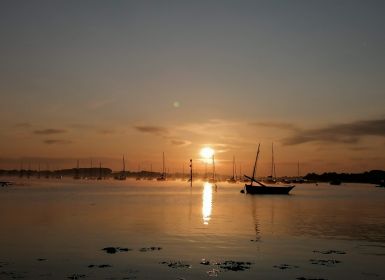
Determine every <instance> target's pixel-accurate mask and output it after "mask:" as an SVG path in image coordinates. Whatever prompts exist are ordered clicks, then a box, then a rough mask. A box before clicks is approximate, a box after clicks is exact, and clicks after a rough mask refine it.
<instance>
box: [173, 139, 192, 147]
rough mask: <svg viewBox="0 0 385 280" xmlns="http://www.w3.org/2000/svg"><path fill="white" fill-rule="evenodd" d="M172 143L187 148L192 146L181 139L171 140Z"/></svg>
mask: <svg viewBox="0 0 385 280" xmlns="http://www.w3.org/2000/svg"><path fill="white" fill-rule="evenodd" d="M170 142H171V144H173V145H175V146H187V145H190V144H191V141H187V140H181V139H171V140H170Z"/></svg>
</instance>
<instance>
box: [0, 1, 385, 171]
mask: <svg viewBox="0 0 385 280" xmlns="http://www.w3.org/2000/svg"><path fill="white" fill-rule="evenodd" d="M384 8H385V6H384V3H383V2H382V1H370V2H366V1H338V2H335V1H294V2H292V1H112V2H110V1H109V2H107V1H92V2H89V1H81V2H79V1H22V2H15V1H2V2H1V4H0V37H1V42H2V43H1V44H0V60H1V63H0V72H1V76H0V79H1V82H0V94H1V99H2V102H1V104H0V110H1V116H2V117H1V120H0V124H1V129H0V136H1V139H2V147H3V149H2V150H1V154H0V156H1V167H2V168H19V165H20V161H25V162H27V161H29V162H31V163H32V164H33V165H34V166H36V165H37V164H38V162H40V161H41V162H44V163H45V162H50V164H52V165H54V166H56V167H57V168H69V167H74V166H75V163H76V160H77V159H80V160H82V161H84V162H88V161H89V159H90V158H94V159H95V160H103V161H104V164H105V165H108V166H110V167H111V168H112V169H114V170H118V169H119V168H120V167H121V163H120V159H121V157H122V155H123V154H124V155H125V156H126V158H127V160H128V167H129V168H130V169H134V168H136V166H137V164H138V163H142V164H143V166H147V167H146V168H148V166H149V165H150V163H152V164H153V165H154V169H155V168H156V169H157V170H159V169H160V168H161V164H162V163H161V160H162V159H161V154H162V152H163V151H165V152H166V156H167V160H168V164H169V167H170V168H173V169H174V170H180V169H182V165H183V164H184V163H185V164H186V167H187V161H188V159H190V158H193V159H198V158H199V151H200V149H201V148H202V147H204V146H207V145H209V146H212V147H213V148H214V149H215V150H216V159H217V165H218V171H220V172H222V173H229V172H230V171H231V163H232V157H233V155H235V157H236V160H237V162H239V163H240V164H243V165H244V166H245V167H246V166H247V167H248V168H249V169H250V168H251V167H252V161H253V159H254V155H255V152H256V147H257V143H259V142H260V143H262V146H261V162H260V164H261V169H260V171H261V172H262V173H261V174H262V175H268V173H269V165H270V163H269V160H270V146H271V143H272V142H274V145H275V152H276V165H277V170H278V172H279V174H280V175H295V174H296V173H297V162H298V161H300V162H301V168H302V169H303V172H304V173H307V172H323V171H344V172H362V171H366V170H370V169H382V168H383V167H384V166H385V149H384V146H385V137H384V136H385V135H384V131H385V126H384V122H385V115H384V105H385V94H384V92H385V81H384V79H383V73H384V71H385V51H384V50H385V37H384V36H383V34H384V29H385V19H384V17H383V10H384ZM35 168H36V167H35ZM201 168H203V167H201Z"/></svg>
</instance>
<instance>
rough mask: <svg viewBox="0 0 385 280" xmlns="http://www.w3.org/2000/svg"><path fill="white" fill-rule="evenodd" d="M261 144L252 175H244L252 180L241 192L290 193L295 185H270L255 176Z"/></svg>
mask: <svg viewBox="0 0 385 280" xmlns="http://www.w3.org/2000/svg"><path fill="white" fill-rule="evenodd" d="M260 145H261V144H258V151H257V156H256V157H255V163H254V169H253V175H252V177H249V176H246V175H244V176H245V178H247V179H249V180H250V183H249V184H245V187H244V190H242V191H241V192H246V193H248V194H289V192H290V191H291V190H292V189H293V188H294V187H295V186H294V185H279V186H278V185H275V186H269V185H265V184H263V183H261V182H259V181H257V179H256V178H255V173H256V168H257V162H258V157H259V149H260ZM253 183H257V185H253Z"/></svg>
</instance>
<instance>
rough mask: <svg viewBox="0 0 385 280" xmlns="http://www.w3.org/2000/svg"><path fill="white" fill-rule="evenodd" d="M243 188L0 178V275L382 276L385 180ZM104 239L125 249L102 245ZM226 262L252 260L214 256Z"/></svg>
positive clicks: (383, 275)
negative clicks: (380, 183) (282, 191)
mask: <svg viewBox="0 0 385 280" xmlns="http://www.w3.org/2000/svg"><path fill="white" fill-rule="evenodd" d="M241 188H242V184H240V183H239V184H228V183H218V184H217V186H216V187H215V186H213V185H211V184H208V183H204V182H194V184H193V187H192V188H190V187H189V185H188V184H187V183H186V182H181V181H171V182H156V181H134V180H127V181H123V182H118V181H113V180H108V181H92V182H91V181H74V180H69V179H67V180H61V181H54V180H46V181H44V180H29V181H24V182H18V184H17V185H15V186H12V187H8V188H0V223H1V226H0V279H15V278H17V277H19V278H24V279H68V277H73V279H76V277H78V278H79V279H83V278H80V276H82V275H84V276H85V277H84V279H186V280H188V279H207V278H210V277H217V278H221V279H234V278H237V279H297V278H299V277H304V278H308V279H311V278H313V279H314V278H318V279H321V278H322V279H341V278H342V277H344V278H347V279H385V272H384V263H385V189H381V188H375V187H374V186H372V185H363V184H343V185H341V186H329V185H327V184H319V185H318V186H315V185H314V184H312V185H310V184H309V185H308V184H303V185H297V187H296V188H294V189H293V191H292V192H291V195H289V196H269V195H266V196H251V195H243V194H241V193H240V192H239V190H240V189H241ZM109 246H112V247H123V248H128V249H131V250H129V251H127V252H118V253H116V254H107V253H106V252H104V251H102V250H101V249H102V248H105V247H109ZM150 247H161V250H146V249H142V248H150ZM330 250H332V251H330ZM333 251H335V252H333ZM39 259H43V260H39ZM202 259H206V260H208V261H210V264H209V265H202V264H200V262H201V260H202ZM228 260H232V261H240V262H250V263H251V265H250V266H249V269H246V270H244V271H228V270H226V269H225V268H221V267H220V266H219V265H217V264H215V263H221V262H222V263H223V262H224V261H228ZM336 261H337V262H336ZM162 262H167V263H162ZM173 262H174V263H175V262H180V263H176V266H177V267H175V268H174V267H169V266H168V264H169V263H173ZM104 264H106V265H110V266H111V267H104V268H99V267H98V265H104ZM90 265H95V266H94V267H88V266H90ZM184 265H187V266H184ZM282 265H286V266H283V267H282ZM285 267H286V269H281V268H285Z"/></svg>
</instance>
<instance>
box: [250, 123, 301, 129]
mask: <svg viewBox="0 0 385 280" xmlns="http://www.w3.org/2000/svg"><path fill="white" fill-rule="evenodd" d="M251 125H254V126H263V127H268V128H278V129H285V130H299V128H298V127H297V126H296V125H294V124H291V123H286V122H253V123H251Z"/></svg>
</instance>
